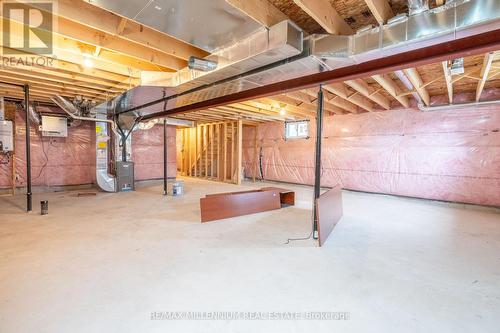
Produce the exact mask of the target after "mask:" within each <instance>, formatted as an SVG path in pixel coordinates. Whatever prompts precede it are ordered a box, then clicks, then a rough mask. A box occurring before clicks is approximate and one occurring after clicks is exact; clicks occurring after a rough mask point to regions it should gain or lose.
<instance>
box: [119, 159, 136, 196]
mask: <svg viewBox="0 0 500 333" xmlns="http://www.w3.org/2000/svg"><path fill="white" fill-rule="evenodd" d="M116 184H117V191H118V192H124V191H133V190H134V163H133V162H121V161H120V162H116Z"/></svg>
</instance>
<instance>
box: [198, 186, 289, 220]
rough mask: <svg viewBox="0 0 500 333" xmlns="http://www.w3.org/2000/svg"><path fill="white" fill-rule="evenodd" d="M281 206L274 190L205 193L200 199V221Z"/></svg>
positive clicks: (258, 211)
mask: <svg viewBox="0 0 500 333" xmlns="http://www.w3.org/2000/svg"><path fill="white" fill-rule="evenodd" d="M280 208H281V201H280V195H279V193H277V192H275V191H260V190H257V191H244V192H233V193H220V194H216V195H207V196H206V197H205V198H201V199H200V210H201V222H209V221H215V220H222V219H227V218H230V217H236V216H242V215H248V214H255V213H260V212H265V211H269V210H274V209H280Z"/></svg>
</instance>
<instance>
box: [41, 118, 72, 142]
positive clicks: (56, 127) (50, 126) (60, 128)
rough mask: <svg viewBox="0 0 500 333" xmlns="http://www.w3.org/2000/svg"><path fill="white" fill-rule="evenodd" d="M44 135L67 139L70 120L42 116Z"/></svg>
mask: <svg viewBox="0 0 500 333" xmlns="http://www.w3.org/2000/svg"><path fill="white" fill-rule="evenodd" d="M42 135H43V136H55V137H61V138H65V137H67V136H68V119H67V118H64V117H52V116H42Z"/></svg>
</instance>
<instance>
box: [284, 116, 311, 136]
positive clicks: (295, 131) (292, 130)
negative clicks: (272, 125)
mask: <svg viewBox="0 0 500 333" xmlns="http://www.w3.org/2000/svg"><path fill="white" fill-rule="evenodd" d="M293 139H309V120H300V121H287V122H285V140H293Z"/></svg>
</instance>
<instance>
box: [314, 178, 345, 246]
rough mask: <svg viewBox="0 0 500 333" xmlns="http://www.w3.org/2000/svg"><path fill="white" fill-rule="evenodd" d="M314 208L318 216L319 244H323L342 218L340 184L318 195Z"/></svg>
mask: <svg viewBox="0 0 500 333" xmlns="http://www.w3.org/2000/svg"><path fill="white" fill-rule="evenodd" d="M316 209H317V216H318V236H319V246H323V244H324V243H325V241H326V240H327V239H328V236H330V234H331V233H332V231H333V228H335V226H336V225H337V223H338V222H339V221H340V219H341V218H342V214H343V207H342V188H341V187H340V185H337V186H335V187H334V188H332V189H331V190H329V191H328V192H325V193H323V194H322V195H320V197H319V199H318V200H317V201H316Z"/></svg>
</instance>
